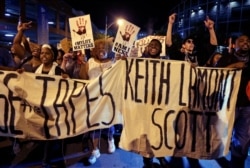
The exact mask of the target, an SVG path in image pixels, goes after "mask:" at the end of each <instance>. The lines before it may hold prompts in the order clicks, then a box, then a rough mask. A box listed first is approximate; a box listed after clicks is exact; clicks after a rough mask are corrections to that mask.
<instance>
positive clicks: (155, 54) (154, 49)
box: [142, 39, 169, 168]
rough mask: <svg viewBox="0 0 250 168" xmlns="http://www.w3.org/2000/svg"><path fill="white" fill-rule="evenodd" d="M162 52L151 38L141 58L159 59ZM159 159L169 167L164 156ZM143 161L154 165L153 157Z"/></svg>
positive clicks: (158, 44) (148, 164)
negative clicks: (145, 52)
mask: <svg viewBox="0 0 250 168" xmlns="http://www.w3.org/2000/svg"><path fill="white" fill-rule="evenodd" d="M161 52H162V44H161V42H160V41H159V40H157V39H152V40H151V41H150V42H149V44H148V46H147V54H144V55H143V56H142V58H153V59H161V56H160V54H161ZM157 159H158V160H159V163H160V165H161V166H162V167H163V168H167V167H169V163H168V162H167V160H166V159H165V157H157ZM143 163H144V168H153V167H154V162H153V158H152V157H151V158H148V157H144V156H143Z"/></svg>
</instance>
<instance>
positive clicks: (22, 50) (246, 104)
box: [0, 13, 250, 168]
mask: <svg viewBox="0 0 250 168" xmlns="http://www.w3.org/2000/svg"><path fill="white" fill-rule="evenodd" d="M175 16H176V13H174V14H172V15H170V16H169V23H168V28H167V33H166V45H167V50H166V53H165V54H166V55H168V58H170V59H173V60H183V61H188V62H190V64H191V65H192V66H193V67H196V66H206V67H225V68H237V69H242V75H241V83H240V88H239V92H238V97H237V103H236V111H235V121H234V129H233V132H232V140H231V146H230V151H231V159H230V161H229V164H228V167H232V168H235V167H237V168H244V164H245V160H246V158H247V153H248V148H249V145H250V89H249V88H250V84H249V81H250V64H249V63H250V61H249V56H250V52H249V51H250V39H249V36H248V35H247V34H241V35H240V36H239V37H237V38H236V39H235V40H234V41H233V42H232V40H230V43H229V44H230V45H228V46H225V47H224V48H225V49H224V50H223V51H222V52H221V51H218V50H217V48H218V45H219V44H218V42H217V38H216V33H215V30H214V22H213V21H212V20H211V19H210V18H208V17H207V18H206V20H205V21H204V24H205V27H206V28H207V29H208V31H209V35H210V41H209V42H208V46H209V47H208V48H209V51H208V52H204V49H202V48H199V47H198V46H199V45H198V44H197V43H196V40H197V37H195V36H191V35H190V36H187V37H186V38H185V39H184V40H183V41H182V43H181V46H177V45H176V44H175V43H173V40H172V37H173V35H172V26H173V23H174V21H175ZM31 26H32V22H27V23H21V24H19V25H18V26H17V33H16V36H15V37H14V39H13V45H12V46H11V48H10V49H9V50H8V49H6V48H0V69H1V70H8V71H18V72H19V73H22V72H23V71H27V72H33V73H40V74H48V75H60V76H61V77H62V78H75V79H85V80H91V79H93V78H96V77H97V76H98V75H99V74H101V73H102V72H103V71H105V70H106V69H108V68H109V67H111V66H112V64H114V58H113V57H109V52H112V51H111V48H112V43H110V42H111V41H109V42H107V41H105V40H100V39H99V40H96V41H95V43H96V45H95V46H96V47H95V48H94V49H92V50H91V52H90V56H86V55H85V53H83V51H72V49H70V50H68V51H63V50H62V49H58V48H55V47H54V46H53V45H50V44H40V45H36V46H33V47H31V46H30V44H29V42H28V41H27V38H26V37H25V31H28V29H29V28H30V27H31ZM106 43H109V44H110V46H109V47H108V48H106ZM204 43H205V42H204ZM159 44H160V45H159ZM200 46H201V45H200ZM161 47H162V46H161V43H160V42H159V41H158V40H156V39H155V40H152V41H151V42H150V43H149V46H148V47H147V48H148V50H147V51H146V52H145V53H144V55H143V58H153V59H154V58H156V57H157V58H160V57H159V54H160V53H161ZM152 49H155V50H156V51H157V53H154V52H153V51H151V50H152ZM206 49H207V48H206ZM205 53H206V54H207V55H204V54H205ZM155 55H156V57H154V56H155ZM103 133H105V134H106V135H107V142H108V148H109V149H108V151H109V153H113V152H115V149H116V147H115V144H114V138H113V134H114V127H113V126H112V127H110V128H108V129H103V130H95V131H90V132H89V137H90V139H91V142H92V145H93V146H92V148H91V150H90V152H91V155H90V158H89V162H90V164H94V163H95V162H96V159H97V158H99V157H100V151H99V142H100V137H101V134H103ZM11 140H12V142H13V147H16V148H13V149H15V151H14V153H15V154H16V155H17V156H18V153H19V152H20V151H21V150H22V149H21V146H22V144H21V143H22V142H20V140H18V139H14V138H13V139H11ZM26 144H29V145H34V144H36V145H37V144H38V145H40V144H41V145H43V146H44V156H43V167H49V166H51V164H52V163H51V162H50V160H51V156H50V154H51V150H58V152H57V154H58V156H59V157H62V158H63V155H64V154H63V146H64V142H63V141H62V140H60V141H53V142H47V141H46V142H45V143H41V142H40V141H39V142H37V141H30V142H29V143H26ZM18 148H20V149H18ZM158 159H159V161H160V164H161V166H162V167H170V165H169V164H168V162H167V161H166V160H165V159H164V158H158ZM143 162H144V167H145V168H148V167H154V164H153V159H152V158H145V157H143ZM56 164H57V165H56V166H58V167H66V163H65V160H64V159H62V160H61V161H59V162H58V163H56Z"/></svg>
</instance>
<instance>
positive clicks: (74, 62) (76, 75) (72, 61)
mask: <svg viewBox="0 0 250 168" xmlns="http://www.w3.org/2000/svg"><path fill="white" fill-rule="evenodd" d="M61 68H62V69H63V70H64V71H65V72H66V73H67V74H68V75H69V76H70V78H73V79H88V73H87V71H88V64H87V62H86V61H85V55H84V53H83V52H82V51H81V50H78V51H72V49H70V51H69V52H68V53H65V54H64V55H63V61H62V64H61Z"/></svg>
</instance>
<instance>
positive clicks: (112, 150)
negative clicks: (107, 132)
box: [108, 138, 116, 153]
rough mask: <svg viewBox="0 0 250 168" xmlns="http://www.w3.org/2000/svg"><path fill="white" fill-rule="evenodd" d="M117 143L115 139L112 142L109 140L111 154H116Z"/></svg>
mask: <svg viewBox="0 0 250 168" xmlns="http://www.w3.org/2000/svg"><path fill="white" fill-rule="evenodd" d="M115 149H116V147H115V141H114V138H112V140H108V152H109V153H114V152H115Z"/></svg>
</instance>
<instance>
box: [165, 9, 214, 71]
mask: <svg viewBox="0 0 250 168" xmlns="http://www.w3.org/2000/svg"><path fill="white" fill-rule="evenodd" d="M176 15H177V14H176V13H173V14H172V15H170V16H169V21H168V28H167V33H166V45H167V47H168V48H167V51H168V54H169V56H170V59H174V60H185V61H188V62H190V63H191V65H192V66H198V65H204V63H203V60H204V59H207V58H209V57H210V56H211V55H212V53H213V52H214V51H215V49H216V46H217V45H218V43H217V38H216V34H215V31H214V22H213V21H212V20H211V19H209V17H207V18H206V20H205V21H204V24H205V27H206V28H207V29H208V31H209V35H210V43H209V45H208V47H207V48H208V49H205V48H198V47H196V46H195V40H196V39H195V37H194V35H190V36H187V37H186V38H185V39H184V40H183V41H182V44H181V46H177V44H173V42H172V29H173V24H174V22H175V19H176Z"/></svg>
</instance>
